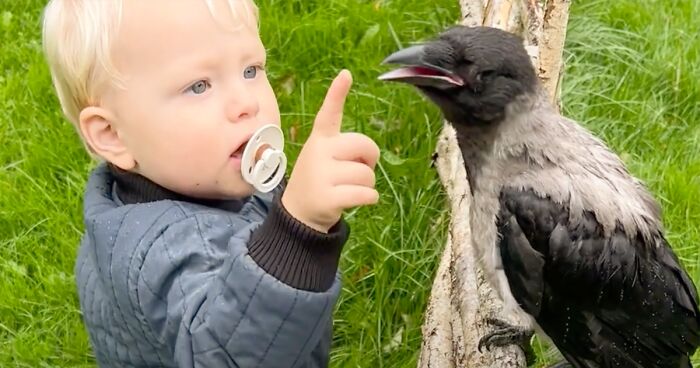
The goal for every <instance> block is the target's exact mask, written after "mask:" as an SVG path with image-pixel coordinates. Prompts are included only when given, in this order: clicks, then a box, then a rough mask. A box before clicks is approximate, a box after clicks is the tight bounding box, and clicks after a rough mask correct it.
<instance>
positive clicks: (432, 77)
mask: <svg viewBox="0 0 700 368" xmlns="http://www.w3.org/2000/svg"><path fill="white" fill-rule="evenodd" d="M425 53H426V45H416V46H411V47H408V48H405V49H402V50H399V51H396V52H395V53H393V54H391V55H389V56H388V57H387V58H386V59H384V61H382V64H400V65H404V67H401V68H398V69H395V70H392V71H390V72H387V73H384V74H382V75H380V76H379V80H384V81H390V82H403V83H408V84H412V85H414V86H422V87H435V88H439V89H450V88H455V87H461V86H464V80H462V78H460V77H459V76H458V75H456V74H455V73H453V72H452V71H450V70H447V69H445V68H442V67H439V66H437V65H434V64H431V63H430V62H428V61H426V57H425V56H426V55H425Z"/></svg>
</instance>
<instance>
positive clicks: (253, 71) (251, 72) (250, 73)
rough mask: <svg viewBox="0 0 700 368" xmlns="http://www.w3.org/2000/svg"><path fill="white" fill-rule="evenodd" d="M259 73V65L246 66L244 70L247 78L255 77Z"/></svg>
mask: <svg viewBox="0 0 700 368" xmlns="http://www.w3.org/2000/svg"><path fill="white" fill-rule="evenodd" d="M257 74H258V67H257V66H249V67H247V68H245V70H244V71H243V78H245V79H253V78H255V76H256V75H257Z"/></svg>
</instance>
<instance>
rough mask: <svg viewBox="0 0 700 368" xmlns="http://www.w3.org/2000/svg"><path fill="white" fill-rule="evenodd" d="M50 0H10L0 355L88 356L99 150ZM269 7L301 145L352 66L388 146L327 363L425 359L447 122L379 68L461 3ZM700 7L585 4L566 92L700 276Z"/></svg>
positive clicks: (64, 363)
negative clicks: (74, 97)
mask: <svg viewBox="0 0 700 368" xmlns="http://www.w3.org/2000/svg"><path fill="white" fill-rule="evenodd" d="M43 3H44V1H42V0H22V1H10V0H0V300H1V302H0V366H2V367H9V366H19V367H44V366H45V367H48V366H52V367H53V366H61V367H75V366H94V363H93V360H92V357H91V353H90V349H89V344H88V341H87V334H86V332H85V331H84V328H83V326H82V323H81V320H80V312H79V310H78V304H77V295H76V292H75V285H74V281H73V262H74V257H75V253H76V248H77V244H78V241H79V237H80V233H81V230H82V227H83V226H82V222H81V221H82V216H81V192H82V186H83V184H84V182H85V178H86V173H87V171H88V170H89V168H90V167H91V163H90V161H89V159H88V158H87V156H86V155H85V153H84V152H83V149H82V145H81V144H80V142H79V141H78V139H77V137H76V135H75V134H74V131H73V128H72V127H71V126H70V125H69V124H68V123H66V122H65V121H64V119H63V118H62V116H61V114H60V110H59V107H58V105H57V100H56V98H55V96H54V94H53V91H52V88H51V85H50V79H49V75H48V72H47V69H46V66H45V64H44V61H43V58H42V55H41V50H40V40H39V31H40V30H39V20H38V19H39V14H40V9H41V6H42V5H43ZM259 3H260V7H261V15H262V33H263V39H264V41H265V43H266V45H267V47H268V49H269V65H268V70H269V73H270V76H271V80H272V82H273V86H274V87H275V89H276V90H277V93H278V98H279V103H280V107H281V110H282V112H283V125H284V127H285V129H286V132H287V136H288V138H289V139H290V141H291V144H290V150H289V152H290V154H291V157H292V158H293V157H295V156H296V153H297V152H298V149H299V147H300V144H301V143H302V142H303V140H304V138H305V137H306V136H307V134H308V131H309V128H310V123H311V121H312V119H313V115H314V114H315V112H316V110H317V109H318V107H319V105H320V103H321V101H322V98H323V96H324V94H325V91H326V88H327V86H328V83H329V81H330V79H331V78H332V77H333V76H334V75H335V73H336V72H337V71H338V70H339V69H341V68H348V69H350V70H351V71H352V72H353V74H354V77H355V84H354V86H353V90H352V94H351V96H350V97H349V99H348V102H347V105H346V115H345V116H346V118H345V121H344V128H345V129H346V130H357V131H361V132H364V133H366V134H368V135H370V136H371V137H373V138H375V139H376V141H377V142H378V144H379V145H380V147H382V149H383V159H382V160H381V162H380V165H379V166H378V168H377V178H378V183H377V186H378V188H379V191H380V193H381V196H382V197H381V202H380V204H379V205H378V206H375V207H372V208H363V209H360V210H357V211H354V212H351V213H349V214H348V216H347V217H348V220H349V222H350V225H351V228H352V238H351V240H350V241H349V243H348V244H347V246H346V249H345V252H344V255H343V259H342V265H341V266H342V269H343V271H344V289H343V293H342V296H341V298H340V302H339V303H338V310H337V313H336V315H335V318H336V323H335V337H334V350H333V355H332V365H333V366H338V367H341V366H342V367H356V366H361V367H383V366H386V367H412V366H415V362H416V359H417V357H418V351H419V348H420V325H421V322H422V313H423V309H424V307H425V303H426V299H427V297H428V295H429V292H430V286H431V283H432V275H433V273H434V271H435V268H436V266H437V260H438V258H439V254H440V249H441V248H442V245H443V243H444V240H445V230H446V227H447V225H448V220H449V217H448V215H447V214H446V213H445V211H444V208H446V207H445V202H444V201H445V198H444V195H443V192H442V188H441V186H440V183H439V181H438V180H437V175H436V173H435V171H434V170H432V169H431V168H430V166H429V158H430V155H431V153H432V151H433V148H434V144H435V139H434V138H435V136H436V135H437V133H438V132H439V130H440V126H441V119H440V116H439V114H438V112H437V110H436V109H435V108H434V107H433V106H430V105H428V104H427V103H425V102H424V101H423V100H422V99H421V98H420V97H419V96H418V95H417V94H416V93H415V92H414V91H412V90H411V89H409V88H406V87H400V86H397V85H386V84H382V83H379V82H378V81H376V76H377V75H378V73H379V72H380V71H382V70H384V69H383V68H381V67H380V66H379V62H380V61H381V60H382V58H383V57H384V56H386V55H387V54H389V53H390V52H391V51H393V50H395V49H396V48H397V47H399V46H401V45H406V44H408V43H410V42H413V41H418V40H421V39H423V38H425V37H428V36H430V35H432V34H434V33H436V32H438V31H439V30H441V29H443V28H444V27H446V26H447V25H449V24H452V23H454V19H457V17H458V7H457V1H456V0H455V1H452V0H439V1H437V0H436V1H430V2H425V1H410V0H377V1H360V0H347V1H337V0H334V1H319V0H315V1H314V0H304V1H301V0H285V1H276V0H262V1H260V2H259ZM427 4H429V5H427ZM697 19H700V5H698V4H697V2H695V1H694V0H676V1H670V2H669V1H661V0H646V1H633V0H618V1H614V2H611V1H602V0H597V1H585V2H584V1H577V2H574V4H573V7H572V14H571V19H570V25H569V32H568V37H567V44H566V60H567V63H566V66H567V68H566V77H565V80H564V87H563V105H564V111H565V113H566V114H567V115H568V116H570V117H572V118H575V119H577V120H579V121H581V122H582V123H583V124H585V125H586V126H587V127H589V128H590V129H592V130H593V131H595V132H596V133H597V134H599V135H600V136H601V137H603V138H604V139H605V140H606V141H607V142H608V143H609V144H610V145H611V146H612V147H613V148H614V149H615V150H616V151H617V152H620V153H621V154H622V157H623V158H624V159H625V161H626V162H627V163H628V164H629V167H630V169H631V170H632V172H633V173H634V174H635V175H636V176H638V177H640V178H641V179H643V180H644V181H645V182H646V183H648V185H649V187H650V189H651V190H652V191H653V192H654V194H655V195H656V196H657V198H659V200H660V201H661V203H662V205H663V207H664V213H665V223H666V226H667V227H668V238H669V240H670V241H671V243H672V244H673V246H674V247H675V249H676V250H677V251H678V252H679V254H680V256H681V258H682V260H683V261H684V263H685V265H686V266H687V267H688V269H689V270H690V272H691V274H692V276H693V278H694V280H699V281H700V251H699V250H698V245H700V200H699V198H700V124H698V121H697V118H698V116H700V107H699V105H698V101H700V83H699V82H698V81H699V80H700V43H699V42H697V41H696V40H695V36H696V35H697V34H700V23H698V22H697ZM293 131H294V132H295V133H293ZM392 342H393V343H392ZM539 346H540V345H539V344H538V350H540V353H541V355H543V356H544V355H547V354H546V352H545V350H544V348H542V347H539ZM542 360H543V361H544V360H546V359H542ZM696 362H697V363H700V359H699V360H696Z"/></svg>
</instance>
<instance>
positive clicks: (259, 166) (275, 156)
mask: <svg viewBox="0 0 700 368" xmlns="http://www.w3.org/2000/svg"><path fill="white" fill-rule="evenodd" d="M266 153H267V152H266ZM264 156H265V155H264ZM275 160H276V161H277V162H276V165H274V166H273V169H274V170H275V171H274V172H275V175H274V176H273V177H271V178H270V177H267V178H265V177H263V175H261V174H262V170H264V169H265V168H266V166H267V165H269V164H270V163H271V162H274V161H275ZM286 167H287V156H285V155H284V153H281V152H280V151H274V152H271V153H270V154H269V156H268V157H266V159H265V160H260V161H258V162H257V163H256V164H255V168H254V169H253V178H255V179H254V180H255V184H253V185H254V186H255V188H256V189H258V190H259V191H261V192H263V193H267V192H269V191H271V190H272V189H275V187H276V186H277V185H278V184H279V183H280V182H281V181H282V176H284V171H285V168H286Z"/></svg>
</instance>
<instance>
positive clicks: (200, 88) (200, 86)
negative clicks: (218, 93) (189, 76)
mask: <svg viewBox="0 0 700 368" xmlns="http://www.w3.org/2000/svg"><path fill="white" fill-rule="evenodd" d="M209 87H211V85H210V84H209V82H207V81H206V80H199V81H196V82H194V84H192V85H191V86H190V87H189V88H188V89H187V90H188V91H191V92H192V93H194V94H196V95H201V94H202V93H204V92H206V90H207V88H209Z"/></svg>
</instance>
